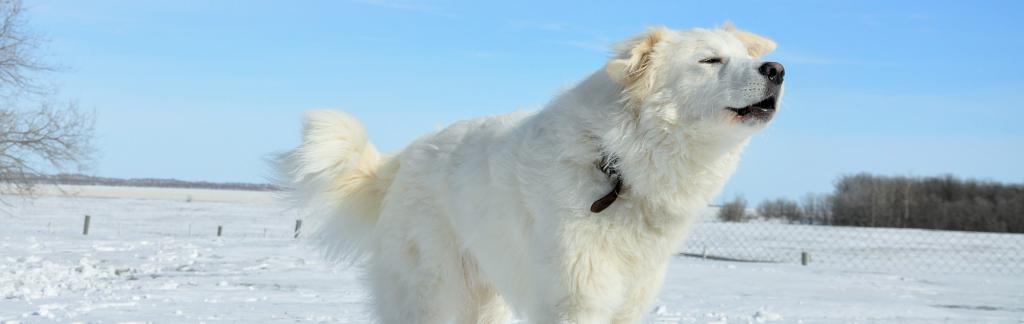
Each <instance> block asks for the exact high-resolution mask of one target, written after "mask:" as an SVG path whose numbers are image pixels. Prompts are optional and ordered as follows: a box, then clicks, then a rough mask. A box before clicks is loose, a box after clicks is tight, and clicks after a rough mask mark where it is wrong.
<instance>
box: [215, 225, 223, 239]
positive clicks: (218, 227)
mask: <svg viewBox="0 0 1024 324" xmlns="http://www.w3.org/2000/svg"><path fill="white" fill-rule="evenodd" d="M223 233H224V225H217V237H220V235H221V234H223Z"/></svg>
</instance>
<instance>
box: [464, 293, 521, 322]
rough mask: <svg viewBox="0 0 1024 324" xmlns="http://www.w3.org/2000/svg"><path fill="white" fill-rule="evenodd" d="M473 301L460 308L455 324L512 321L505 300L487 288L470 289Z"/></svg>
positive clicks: (510, 312)
mask: <svg viewBox="0 0 1024 324" xmlns="http://www.w3.org/2000/svg"><path fill="white" fill-rule="evenodd" d="M470 289H473V290H474V291H473V292H472V296H473V300H471V301H469V302H468V303H466V305H465V306H464V307H461V308H460V309H459V312H458V317H457V320H456V321H455V323H456V324H505V323H509V322H511V321H512V311H511V310H510V309H509V308H508V305H507V304H506V303H505V299H504V298H502V297H501V295H499V294H498V292H497V291H495V290H494V289H493V288H491V287H489V286H477V287H471V288H470Z"/></svg>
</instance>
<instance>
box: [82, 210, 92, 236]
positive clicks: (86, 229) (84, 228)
mask: <svg viewBox="0 0 1024 324" xmlns="http://www.w3.org/2000/svg"><path fill="white" fill-rule="evenodd" d="M90 221H92V216H89V215H85V225H84V226H82V235H89V222H90Z"/></svg>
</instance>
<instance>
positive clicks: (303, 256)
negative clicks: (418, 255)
mask: <svg viewBox="0 0 1024 324" xmlns="http://www.w3.org/2000/svg"><path fill="white" fill-rule="evenodd" d="M115 189H116V190H115ZM77 190H78V191H77V192H76V195H74V196H61V195H56V194H55V195H53V196H43V197H40V198H38V199H34V200H22V199H19V198H14V197H5V198H4V200H5V201H6V202H7V203H8V204H9V205H10V206H8V207H5V208H4V210H6V211H7V213H6V214H0V323H49V322H112V323H146V322H170V323H180V322H188V323H198V322H207V323H218V322H243V323H245V322H261V323H262V322H332V323H368V322H372V319H373V315H372V312H371V307H370V304H369V303H370V301H369V294H368V293H367V291H366V290H365V289H364V287H363V286H362V284H361V281H360V279H359V269H354V268H343V267H336V266H332V265H328V264H324V263H323V262H321V261H320V260H319V258H318V255H317V253H316V252H315V251H313V250H310V249H309V248H308V247H307V246H305V245H304V244H303V243H302V242H301V241H299V240H295V239H293V238H292V229H293V228H294V214H292V213H289V212H283V211H282V208H281V206H279V205H276V204H275V203H274V202H273V200H272V197H271V194H269V193H259V192H230V191H213V190H207V191H204V190H189V189H171V190H165V189H154V188H146V189H139V190H132V189H131V188H90V187H80V188H77ZM189 201H190V202H189ZM85 214H89V215H91V216H92V225H91V229H90V235H88V236H83V235H82V233H81V230H82V228H81V227H82V221H83V215H85ZM218 225H222V226H224V236H223V237H220V238H218V237H216V227H217V226H218ZM700 226H710V227H709V228H711V229H715V231H713V233H718V234H720V237H718V238H717V240H721V241H723V242H735V241H737V240H736V237H735V236H730V235H740V234H742V233H741V232H738V228H742V227H737V226H745V225H743V224H729V226H726V225H724V224H718V225H715V224H702V225H700ZM730 226H731V227H730ZM746 226H751V225H746ZM778 226H788V225H778ZM814 230H821V231H829V232H828V233H826V234H827V236H828V237H831V238H832V242H828V241H823V240H805V241H810V242H811V243H814V244H818V245H819V246H821V247H822V249H823V250H827V249H831V247H832V246H850V245H856V244H859V242H854V241H851V240H856V239H857V238H858V237H859V236H856V235H853V234H857V233H859V232H860V231H879V230H873V229H836V228H823V227H809V228H807V229H802V231H803V232H800V233H810V232H808V231H814ZM850 231H853V232H850ZM880 231H900V230H880ZM704 232H705V231H702V233H704ZM900 233H903V232H899V233H896V234H900ZM906 233H907V234H906V235H905V237H906V238H908V239H906V240H901V241H900V242H890V243H903V242H906V241H907V240H910V241H911V242H916V243H915V244H921V246H927V245H928V244H927V243H928V242H927V240H935V241H936V242H938V241H942V242H943V243H944V244H949V242H958V239H957V238H958V237H961V236H960V235H961V234H960V233H946V234H945V235H943V234H942V233H945V232H940V233H939V234H935V233H934V232H932V233H930V235H926V236H924V235H917V236H915V234H914V233H917V232H915V231H907V232H906ZM892 234H893V233H886V235H892ZM776 236H778V235H766V236H764V237H761V238H760V240H763V242H764V244H766V245H770V246H780V247H787V246H789V243H788V242H791V241H793V240H798V239H799V238H793V237H776ZM910 238H912V239H910ZM710 239H711V238H710V237H708V238H705V239H701V240H702V241H701V242H710V241H709V240H710ZM1014 239H1015V240H1017V242H1024V241H1021V240H1020V236H1015V238H1014ZM970 242H972V243H971V244H973V245H972V247H973V249H977V248H978V247H977V241H974V240H971V241H970ZM720 243H721V242H720ZM691 244H692V243H691ZM704 244H707V243H704ZM723 244H724V243H723ZM803 244H805V245H804V246H806V244H807V242H804V243H803ZM881 244H882V245H884V244H885V243H884V242H883V243H881ZM722 246H725V248H723V249H727V248H728V244H725V245H722ZM1020 247H1021V245H1017V246H1016V248H1017V249H1020ZM888 248H890V250H892V251H896V250H895V249H891V246H890V247H888ZM992 248H993V249H1006V248H1011V249H1012V248H1014V247H1012V246H1011V247H1006V246H994V247H992ZM841 250H842V251H843V252H844V253H854V251H859V252H857V253H888V252H887V251H889V250H879V251H875V250H863V249H860V250H850V249H841ZM982 250H984V249H982ZM871 251H874V252H871ZM1018 251H1019V250H1018ZM926 252H927V253H932V254H936V255H937V256H940V257H941V253H943V252H942V251H941V250H939V249H928V250H926ZM951 253H952V252H951ZM869 260H870V259H869ZM957 260H958V259H957ZM982 260H984V262H986V263H990V262H998V260H999V259H990V258H988V259H986V258H982ZM1017 264H1019V263H1017ZM923 266H924V267H927V266H928V264H925V265H923ZM885 269H886V268H885V267H875V268H870V269H869V270H864V268H860V267H858V268H852V269H851V268H850V267H842V266H839V265H837V264H831V263H828V262H823V263H821V264H820V265H819V264H818V263H812V264H811V266H806V267H804V266H800V265H799V264H793V263H740V262H723V261H710V260H702V259H699V258H688V257H679V258H676V259H674V260H673V262H672V263H671V264H670V266H669V270H668V276H667V280H666V283H665V286H664V288H663V291H662V293H661V295H660V296H659V297H658V298H657V300H656V302H655V305H653V306H652V309H651V314H650V316H649V319H648V320H647V321H648V322H649V323H851V322H861V323H872V322H897V323H936V322H1005V323H1021V322H1024V276H1021V275H1020V274H1019V273H1017V274H1014V273H1006V272H993V273H970V272H968V273H946V272H942V271H906V269H905V268H898V269H895V270H893V271H885Z"/></svg>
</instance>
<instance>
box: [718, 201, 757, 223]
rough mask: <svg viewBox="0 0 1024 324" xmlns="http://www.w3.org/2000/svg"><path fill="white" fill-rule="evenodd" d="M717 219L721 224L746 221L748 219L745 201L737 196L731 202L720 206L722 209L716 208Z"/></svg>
mask: <svg viewBox="0 0 1024 324" xmlns="http://www.w3.org/2000/svg"><path fill="white" fill-rule="evenodd" d="M718 219H719V220H721V221H723V222H745V221H747V220H748V219H750V216H749V215H747V200H746V199H743V197H742V196H737V197H736V198H733V200H732V201H730V202H726V203H725V204H722V207H720V208H718Z"/></svg>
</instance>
